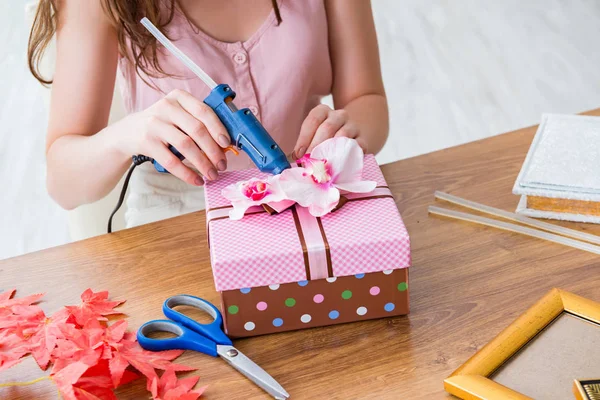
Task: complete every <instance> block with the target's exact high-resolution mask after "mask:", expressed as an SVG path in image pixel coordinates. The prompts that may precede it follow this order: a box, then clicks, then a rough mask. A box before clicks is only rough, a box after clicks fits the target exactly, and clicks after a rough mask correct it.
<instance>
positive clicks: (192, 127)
mask: <svg viewBox="0 0 600 400" xmlns="http://www.w3.org/2000/svg"><path fill="white" fill-rule="evenodd" d="M158 114H159V117H161V118H162V119H163V120H166V121H170V122H171V123H172V124H174V125H175V126H177V127H178V128H179V129H180V130H181V131H183V133H185V134H186V135H187V137H188V139H189V140H185V139H181V138H179V140H181V141H183V143H182V145H183V146H188V147H192V145H193V146H194V147H196V148H198V150H200V149H201V150H202V152H204V154H205V155H206V157H208V160H210V163H212V166H214V167H215V168H217V169H219V170H220V171H225V169H226V168H227V159H226V157H225V152H224V151H223V149H222V148H221V147H219V145H218V144H217V143H215V141H214V140H213V138H212V136H211V134H210V132H209V130H208V129H207V127H206V126H205V125H204V123H203V122H202V121H199V120H197V119H196V118H194V117H193V116H192V115H191V114H189V113H188V112H187V111H186V110H184V109H183V108H182V107H181V105H180V104H179V103H178V102H176V101H174V100H169V99H167V100H166V104H165V105H164V106H163V107H161V109H160V111H158ZM170 144H172V145H173V146H175V148H176V149H177V150H179V151H180V152H181V154H183V155H184V156H185V158H187V159H188V160H189V161H190V162H191V163H192V164H193V165H194V167H196V168H197V169H198V170H199V171H203V170H202V168H203V165H202V164H198V163H200V162H204V161H205V159H206V157H202V158H201V159H199V158H198V157H197V154H196V153H197V152H195V151H193V150H192V149H190V148H188V151H190V152H192V154H193V157H188V156H187V155H186V154H185V153H184V151H183V150H184V149H180V148H179V146H178V145H177V144H176V143H170ZM203 174H205V173H204V171H203ZM205 176H210V175H206V174H205ZM211 179H212V178H211Z"/></svg>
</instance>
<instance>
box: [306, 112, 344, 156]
mask: <svg viewBox="0 0 600 400" xmlns="http://www.w3.org/2000/svg"><path fill="white" fill-rule="evenodd" d="M347 121H348V115H347V113H346V111H345V110H337V111H333V110H331V112H330V113H329V114H328V116H327V119H326V120H325V121H323V123H321V125H320V126H319V127H318V128H317V131H316V132H315V135H314V136H313V139H312V141H311V143H310V145H309V146H308V150H307V151H309V152H310V151H312V149H313V148H314V147H315V146H316V145H318V144H319V143H322V142H324V141H325V140H327V139H330V138H332V137H334V136H335V135H336V133H337V132H338V131H339V130H340V129H342V127H343V126H344V125H345V124H346V122H347Z"/></svg>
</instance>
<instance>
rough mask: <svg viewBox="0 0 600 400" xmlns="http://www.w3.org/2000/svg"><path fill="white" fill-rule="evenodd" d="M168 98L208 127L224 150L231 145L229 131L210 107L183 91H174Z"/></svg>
mask: <svg viewBox="0 0 600 400" xmlns="http://www.w3.org/2000/svg"><path fill="white" fill-rule="evenodd" d="M167 98H170V99H174V100H176V101H177V102H178V103H179V104H180V105H181V107H183V109H184V110H186V111H187V112H188V113H190V114H191V115H192V116H193V117H194V118H196V119H197V120H198V121H201V122H202V123H203V124H204V125H205V126H206V128H207V130H208V132H210V135H211V137H212V138H213V139H214V141H215V142H216V143H218V144H219V145H220V146H221V147H222V148H225V147H227V146H229V145H230V144H231V139H230V138H229V134H228V133H227V129H225V126H223V123H222V122H221V120H220V119H219V117H217V114H215V112H214V111H213V110H212V108H210V107H209V106H208V105H206V104H204V103H203V102H202V101H200V100H198V99H197V98H195V97H194V96H192V95H191V94H189V93H188V92H185V91H183V90H174V91H172V92H171V93H170V94H169V95H168V96H167Z"/></svg>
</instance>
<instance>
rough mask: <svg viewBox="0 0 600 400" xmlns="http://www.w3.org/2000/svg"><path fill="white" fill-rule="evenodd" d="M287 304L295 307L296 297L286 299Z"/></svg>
mask: <svg viewBox="0 0 600 400" xmlns="http://www.w3.org/2000/svg"><path fill="white" fill-rule="evenodd" d="M285 305H286V306H288V307H294V306H295V305H296V299H294V298H293V297H288V298H287V299H285Z"/></svg>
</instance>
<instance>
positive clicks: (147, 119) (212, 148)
mask: <svg viewBox="0 0 600 400" xmlns="http://www.w3.org/2000/svg"><path fill="white" fill-rule="evenodd" d="M119 124H126V125H127V126H125V127H124V128H125V129H119V131H120V133H121V134H122V136H123V137H122V138H120V139H119V140H117V145H118V146H119V151H120V152H122V153H123V154H124V155H126V156H128V157H129V156H132V155H134V154H144V155H146V156H148V157H152V158H154V159H155V160H156V161H157V162H158V163H160V165H162V166H163V167H165V168H166V169H167V170H168V171H169V172H170V173H171V174H173V175H175V176H176V177H178V178H179V179H181V180H182V181H185V182H187V183H189V184H192V185H197V186H201V185H203V184H204V181H203V179H202V176H200V175H198V174H197V173H196V172H194V171H193V170H192V169H191V168H189V167H187V166H186V165H184V164H183V162H182V161H181V160H179V158H177V157H176V156H175V155H174V154H173V153H171V151H170V150H169V145H172V146H173V147H175V148H176V149H177V150H178V151H179V152H180V153H181V154H182V155H183V156H184V157H185V158H186V159H187V160H188V161H189V162H190V163H191V164H192V165H193V166H194V167H195V168H196V169H197V170H198V171H199V172H200V173H201V174H202V175H203V176H204V177H207V178H208V179H210V180H215V179H217V178H218V173H217V170H219V171H224V170H225V169H226V168H227V159H226V158H225V153H224V150H223V149H224V148H226V147H227V146H229V145H230V139H229V135H228V134H227V130H226V129H225V127H224V126H223V124H222V123H221V121H220V120H219V118H218V117H217V115H216V114H215V113H214V111H213V110H212V109H211V108H210V107H209V106H207V105H206V104H204V103H203V102H202V101H201V100H198V99H197V98H195V97H194V96H192V95H191V94H189V93H188V92H185V91H183V90H174V91H172V92H171V93H169V94H168V95H167V96H165V97H164V98H163V99H161V100H159V101H158V102H156V103H154V104H153V105H152V106H150V107H148V108H147V109H146V110H144V111H142V112H139V113H136V114H132V115H130V116H128V117H126V118H125V119H123V120H122V121H121V122H119ZM123 132H125V134H123Z"/></svg>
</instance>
